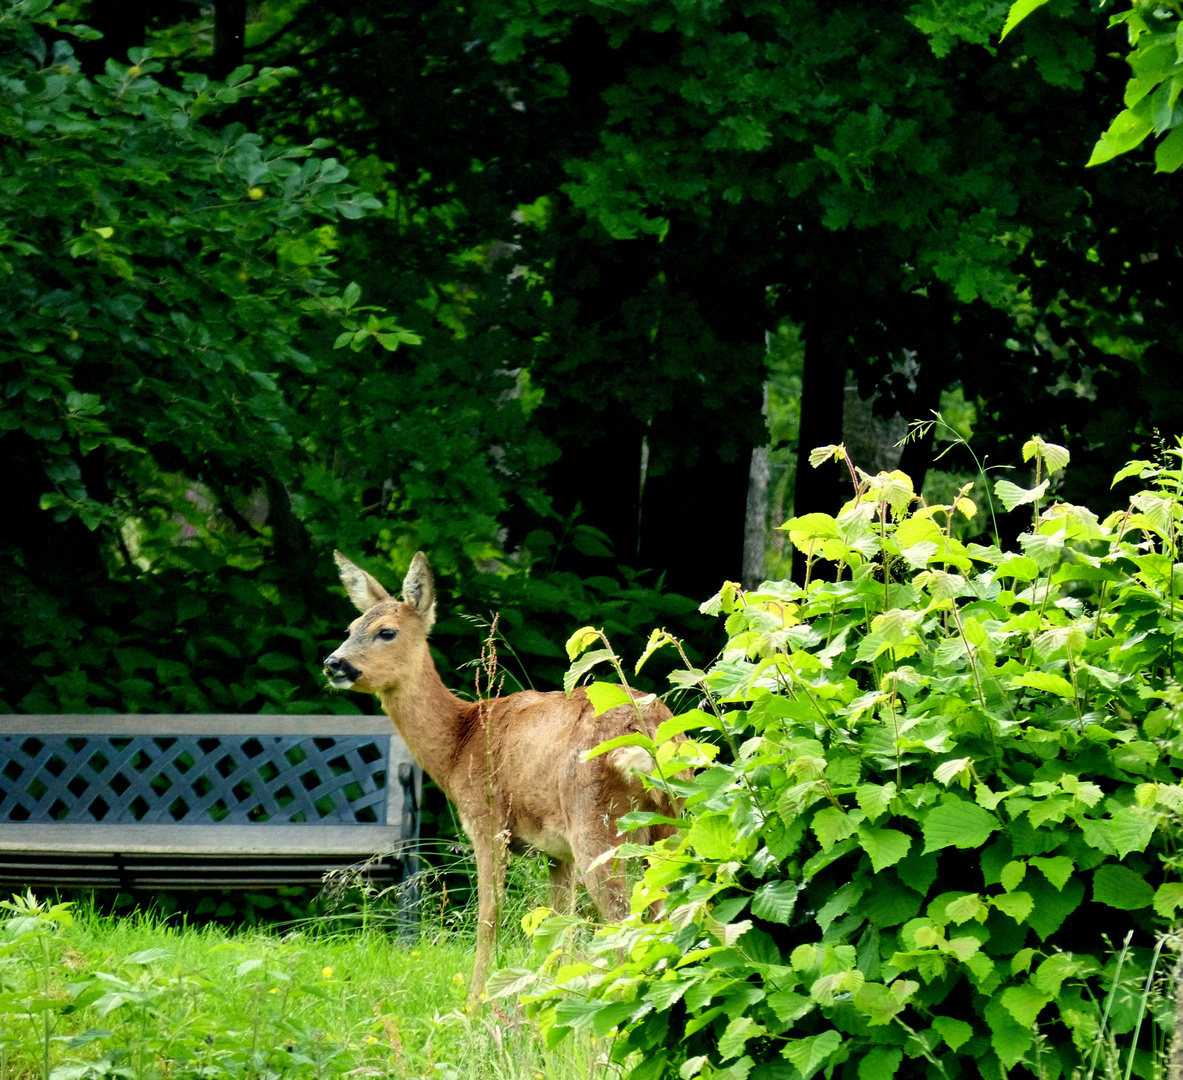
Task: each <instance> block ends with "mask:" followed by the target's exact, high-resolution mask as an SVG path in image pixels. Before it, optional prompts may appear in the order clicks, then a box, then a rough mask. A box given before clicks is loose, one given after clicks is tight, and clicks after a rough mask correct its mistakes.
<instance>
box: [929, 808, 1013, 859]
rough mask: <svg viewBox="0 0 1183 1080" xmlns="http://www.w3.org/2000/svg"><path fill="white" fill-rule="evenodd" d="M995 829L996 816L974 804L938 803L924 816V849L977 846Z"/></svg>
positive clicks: (934, 849) (935, 849) (936, 849)
mask: <svg viewBox="0 0 1183 1080" xmlns="http://www.w3.org/2000/svg"><path fill="white" fill-rule="evenodd" d="M997 828H998V819H997V818H996V817H994V815H993V814H991V813H990V812H989V811H987V810H983V809H982V807H980V806H977V805H975V804H974V803H971V802H967V801H965V800H962V799H956V800H954V801H951V802H946V803H942V804H941V805H940V806H936V807H933V809H932V810H930V811H929V812H928V814H927V815H926V816H925V818H924V822H923V825H922V826H921V829H922V832H923V833H924V850H925V852H929V851H939V850H941V848H946V847H957V848H973V847H981V846H982V845H983V844H984V843H985V842H986V841H987V839H989V837H990V834H991V833H992V832H994V831H995V830H996V829H997Z"/></svg>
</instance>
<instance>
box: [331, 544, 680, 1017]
mask: <svg viewBox="0 0 1183 1080" xmlns="http://www.w3.org/2000/svg"><path fill="white" fill-rule="evenodd" d="M333 557H334V558H335V559H336V560H337V567H338V569H339V571H340V574H341V581H342V583H343V584H344V586H345V591H346V593H348V595H349V599H350V600H352V601H353V603H354V605H355V606H356V607H357V608H358V609H359V610H360V611H361V612H362V613H363V614H362V616H361V617H360V618H358V619H355V620H354V621H353V622H352V623H351V624H350V626H349V637H348V638H347V639H346V640H345V642H344V644H342V645H341V647H340V648H339V649H337V650H336V651H335V652H334V653H333V654H332V655H331V656H329V657H328V658H327V659H326V660H325V662H324V669H325V674H326V675H327V676H328V680H329V683H330V684H331V685H332V686H334V687H336V688H338V689H342V690H357V691H359V692H360V693H369V694H377V696H378V699H379V700H380V701H381V703H382V708H383V709H385V710H386V713H387V715H388V716H389V717H390V719H391V720H392V721H393V722H394V726H395V727H396V728H397V729H398V733H399V734H400V735H401V736H402V738H403V741H404V742H406V744H407V749H408V750H410V752H411V755H412V757H414V758H415V760H416V761H417V762H418V763H419V764H420V765H421V766H422V767H423V769H424V770H425V771H426V772H427V774H428V775H429V776H430V777H431V778H432V779H433V780H434V781H435V782H436V783H437V784H438V785H439V786H440V788H441V789H442V790H443V792H444V794H445V795H446V796H447V797H448V798H449V799H450V800H451V801H452V802H453V803H454V804H455V806H456V809H457V811H458V812H459V815H460V823H461V825H462V826H463V827H464V831H465V832H466V833H467V834H468V837H469V839H470V840H471V841H472V844H473V847H474V848H475V849H476V866H477V899H478V924H477V949H476V962H475V965H474V968H473V976H472V986H471V988H470V991H469V1001H470V1003H472V1004H475V1003H476V1002H477V1001H479V999H480V996H481V993H482V991H483V990H484V986H485V977H486V975H487V972H488V967H489V961H490V959H491V957H492V953H493V945H494V942H495V939H496V933H497V911H498V907H499V901H500V892H501V888H502V886H503V884H504V849H505V848H506V847H510V848H518V849H523V848H526V847H532V848H536V849H537V850H539V851H541V852H543V853H544V854H545V855H547V856H548V859H549V865H550V887H551V907H552V908H555V909H556V910H558V909H560V908H561V907H562V906H563V905H564V903H565V902H569V898H570V897H571V896H572V890H573V888H574V875H575V871H576V870H578V872H579V875H580V877H581V878H582V879H583V882H584V884H585V885H586V886H587V889H588V892H589V893H590V894H591V897H592V900H593V901H594V902H595V905H596V907H597V908H598V909H599V911H600V914H601V915H602V916H603V917H604V918H605V919H607V920H610V921H615V920H617V919H620V918H623V917H624V916H625V915H627V914H628V899H627V896H626V893H625V882H624V879H623V876H622V875H621V874H620V873H619V872H618V871H617V870H615V869H614V868H613V867H612V866H611V865H610V863H611V861H612V860H610V859H609V860H605V861H601V862H599V863H598V864H597V865H593V863H595V862H596V860H597V858H598V857H599V856H600V855H603V854H604V853H605V852H607V851H609V850H611V849H612V848H614V847H616V846H617V845H618V844H620V843H621V840H622V837H621V834H620V833H619V832H618V831H617V828H616V822H617V819H618V818H619V817H620V815H621V814H624V813H626V812H628V811H629V810H633V809H641V810H652V811H656V812H658V813H661V814H666V815H670V816H673V815H674V814H675V813H676V812H677V807H675V806H674V805H671V801H670V799H669V798H668V797H667V796H666V795H665V794H664V793H663V792H661V791H658V790H656V789H650V790H647V789H646V788H645V785H644V784H643V783H642V781H641V779H640V778H639V777H638V776H637V775H636V768H637V766H638V765H643V764H645V763H647V765H648V767H650V768H651V767H652V765H653V762H652V759H651V758H649V755H648V754H646V753H645V752H644V751H643V750H640V749H639V748H638V747H634V746H630V747H620V748H618V749H616V750H613V751H610V752H609V753H607V754H602V755H600V756H599V757H596V758H593V759H592V760H590V761H586V762H584V761H581V760H580V755H581V754H582V753H583V752H584V751H585V750H590V749H591V748H592V747H594V746H597V745H598V744H599V743H602V742H604V741H606V740H608V739H612V738H615V737H617V736H618V735H624V734H626V733H628V732H629V731H637V730H640V729H641V727H642V726H643V728H644V729H645V731H646V733H647V734H649V735H652V734H653V732H654V731H655V730H656V728H657V725H658V724H660V723H661V721H662V720H665V719H667V718H668V717H669V716H670V715H671V714H670V711H669V709H667V708H666V707H665V706H664V705H663V704H661V703H654V704H650V705H648V706H646V707H644V708H633V707H632V706H629V705H621V706H618V707H616V708H614V709H609V710H608V711H607V712H605V713H603V714H602V715H600V716H596V715H595V710H594V709H593V707H592V704H591V702H590V701H589V700H588V698H587V694H586V693H585V692H584V691H583V690H582V689H577V690H575V691H574V692H573V693H572V694H571V696H570V697H568V696H567V695H566V694H565V693H563V692H562V691H561V690H560V691H554V692H551V693H537V692H535V691H533V690H523V691H521V692H520V693H516V694H509V695H508V696H506V697H497V698H493V699H492V700H490V701H464V700H462V699H461V698H458V697H456V696H455V695H453V694H452V693H451V692H450V691H448V690H447V689H446V688H445V686H444V684H443V681H442V680H441V679H440V677H439V673H438V672H437V671H436V669H435V664H434V663H433V662H432V659H431V652H430V650H429V649H428V646H427V635H428V632H429V631H430V630H431V626H432V623H433V622H434V621H435V585H434V582H433V580H432V576H431V570H430V569H429V567H428V565H427V559H426V557H425V556H424V555H423V552H418V553H417V554H416V555H415V558H414V559H413V560H412V562H411V568H410V570H408V571H407V576H406V579H405V580H404V581H403V599H402V601H401V603H400V602H399V601H398V600H395V599H394V598H393V597H392V596H391V595H390V594H389V593H388V592H387V591H386V590H385V589H384V588H383V587H382V586H381V585H380V584H379V583H378V581H376V580H375V579H374V578H373V577H371V576H370V575H369V574H367V573H366V572H365V571H364V570H362V569H361V568H360V567H358V566H355V565H354V564H353V563H352V562H350V561H349V560H348V559H347V558H345V556H344V555H342V554H341V553H340V552H339V551H338V552H334V553H333ZM672 832H673V829H672V828H671V827H669V826H662V825H654V826H650V827H649V828H647V829H646V828H642V829H638V830H635V831H633V832H631V833H630V837H631V838H632V839H635V840H637V841H639V842H641V843H645V842H647V841H650V840H656V839H659V838H661V837H665V836H669V835H671V834H672Z"/></svg>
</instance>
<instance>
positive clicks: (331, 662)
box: [324, 653, 361, 680]
mask: <svg viewBox="0 0 1183 1080" xmlns="http://www.w3.org/2000/svg"><path fill="white" fill-rule="evenodd" d="M324 670H325V674H326V675H328V676H329V678H330V679H334V678H338V679H339V678H347V679H354V680H356V679H360V678H361V672H360V671H358V670H357V668H355V667H354V666H353V665H352V664H351V663H350V662H349V661H348V660H346V659H345V658H344V657H343V656H337V655H336V653H334V654H333V655H331V656H328V657H326V658H325V662H324Z"/></svg>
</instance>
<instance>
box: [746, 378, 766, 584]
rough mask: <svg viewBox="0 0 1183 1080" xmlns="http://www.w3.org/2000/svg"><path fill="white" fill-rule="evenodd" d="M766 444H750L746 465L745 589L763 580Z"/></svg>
mask: <svg viewBox="0 0 1183 1080" xmlns="http://www.w3.org/2000/svg"><path fill="white" fill-rule="evenodd" d="M762 412H763V414H764V416H765V417H767V416H768V383H765V384H764V408H763V410H762ZM770 478H771V470H770V469H769V467H768V447H767V446H754V447H752V462H751V465H750V466H749V468H748V513H747V521H746V523H745V526H744V538H743V577H742V578H741V579H740V580H741V581H742V582H743V587H744V588H745V589H755V588H757V587H758V586H759V584H760V582H762V581H763V580H764V551H765V549H766V548H767V546H768V482H769V479H770Z"/></svg>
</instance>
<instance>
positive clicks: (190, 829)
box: [0, 714, 422, 855]
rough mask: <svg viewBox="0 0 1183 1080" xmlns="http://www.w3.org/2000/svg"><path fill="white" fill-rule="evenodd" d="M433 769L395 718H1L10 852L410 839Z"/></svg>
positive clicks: (387, 848)
mask: <svg viewBox="0 0 1183 1080" xmlns="http://www.w3.org/2000/svg"><path fill="white" fill-rule="evenodd" d="M421 793H422V774H421V773H420V772H419V770H418V768H417V767H415V766H414V763H413V762H412V761H411V758H410V755H409V754H408V753H407V749H406V747H405V745H404V744H403V742H402V740H401V739H400V738H399V736H398V735H397V734H396V733H395V731H394V729H393V727H392V726H391V724H390V721H389V720H388V719H386V718H385V717H369V716H275V715H257V716H228V715H204V716H195V715H146V714H137V715H132V716H117V715H101V714H83V715H58V716H36V715H13V716H3V717H0V851H5V850H7V851H18V850H20V851H75V852H86V851H106V852H111V851H119V852H128V853H135V852H144V853H151V852H162V851H167V852H191V853H193V854H201V853H208V854H240V855H242V854H250V853H252V852H259V853H276V852H293V853H294V852H309V853H311V852H316V853H321V854H340V855H348V854H353V855H370V854H374V853H378V852H391V851H398V850H399V849H400V848H401V847H402V846H403V844H404V842H410V843H413V842H414V840H415V839H417V834H418V806H419V802H420V798H421Z"/></svg>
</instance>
